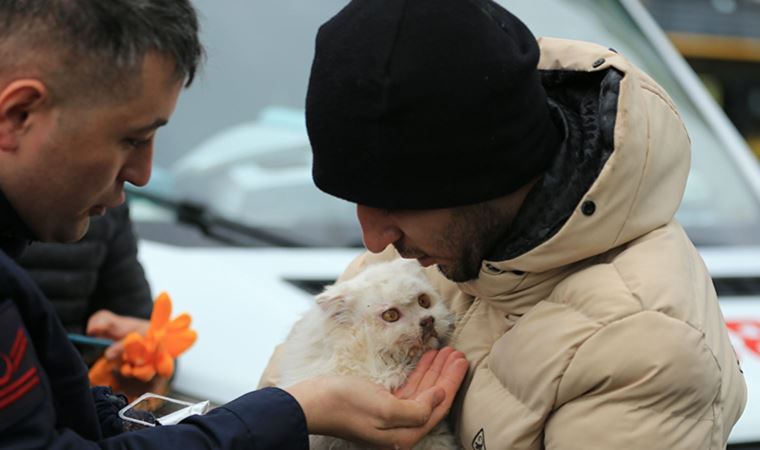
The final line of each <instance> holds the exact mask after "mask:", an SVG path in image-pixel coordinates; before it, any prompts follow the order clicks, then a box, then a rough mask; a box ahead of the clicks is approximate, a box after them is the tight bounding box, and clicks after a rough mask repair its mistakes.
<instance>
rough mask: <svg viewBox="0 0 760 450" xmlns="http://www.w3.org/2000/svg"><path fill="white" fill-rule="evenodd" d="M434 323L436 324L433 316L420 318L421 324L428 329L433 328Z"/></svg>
mask: <svg viewBox="0 0 760 450" xmlns="http://www.w3.org/2000/svg"><path fill="white" fill-rule="evenodd" d="M433 325H435V319H434V318H433V317H432V316H427V317H425V318H424V319H422V320H420V326H421V327H422V328H424V329H426V330H428V329H431V328H433Z"/></svg>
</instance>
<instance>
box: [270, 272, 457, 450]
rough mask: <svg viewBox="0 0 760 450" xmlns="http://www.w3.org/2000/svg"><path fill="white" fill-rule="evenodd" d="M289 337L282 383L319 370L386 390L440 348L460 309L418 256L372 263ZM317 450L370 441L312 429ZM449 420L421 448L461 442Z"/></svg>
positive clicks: (325, 298) (336, 288) (334, 290)
mask: <svg viewBox="0 0 760 450" xmlns="http://www.w3.org/2000/svg"><path fill="white" fill-rule="evenodd" d="M316 303H317V304H316V305H315V306H314V307H313V308H312V309H310V310H309V311H308V312H307V313H306V314H305V315H304V317H303V318H302V319H301V320H300V321H298V322H297V323H296V324H295V325H294V326H293V329H292V330H291V332H290V335H289V336H288V338H287V339H286V341H285V343H284V346H283V347H284V348H283V349H282V352H281V355H282V360H281V366H280V369H281V381H280V386H289V385H291V384H294V383H297V382H299V381H302V380H305V379H308V378H312V377H314V376H317V375H325V374H338V375H358V376H362V377H366V378H368V379H370V380H372V381H374V382H376V383H379V384H382V385H383V386H385V387H387V388H388V389H394V388H396V387H399V386H401V385H403V384H404V381H405V380H406V378H407V376H408V375H409V373H410V372H411V371H412V369H414V366H415V365H416V364H417V362H418V361H419V359H420V357H421V356H422V354H423V353H424V352H425V351H427V350H430V349H434V348H439V347H440V346H441V345H442V344H443V343H444V342H445V340H446V339H447V338H448V337H449V336H450V335H451V332H452V331H453V329H454V316H453V315H452V314H451V313H450V312H449V311H448V309H447V308H446V306H445V305H444V304H443V302H442V301H441V298H440V296H439V295H438V293H437V292H436V291H435V289H434V288H433V287H432V286H431V285H430V283H429V282H428V281H427V279H426V278H425V276H424V274H423V272H422V268H421V266H420V265H419V263H418V262H417V261H415V260H403V259H398V260H394V261H391V262H384V263H379V264H374V265H370V266H368V267H367V268H366V269H365V270H363V271H362V272H361V273H359V274H358V275H356V276H355V277H354V278H351V279H349V280H346V281H343V282H341V283H338V284H334V285H331V286H328V287H327V288H326V289H325V291H324V292H322V293H321V294H319V295H318V296H317V297H316ZM310 448H311V449H314V450H324V449H331V450H332V449H336V450H337V449H341V450H344V449H345V450H349V449H350V450H355V449H363V448H364V447H362V446H360V445H358V444H353V443H350V442H347V441H343V440H341V439H336V438H331V437H327V436H314V435H313V436H311V438H310ZM457 448H459V447H458V445H457V444H456V440H455V439H454V436H453V435H452V433H451V432H449V431H448V429H447V427H446V425H445V424H440V425H438V427H436V428H435V429H433V431H432V432H431V433H430V434H429V435H428V436H426V437H425V438H424V439H423V440H422V441H420V442H419V443H418V444H417V445H415V447H414V449H415V450H433V449H436V450H444V449H457Z"/></svg>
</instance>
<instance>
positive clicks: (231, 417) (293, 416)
mask: <svg viewBox="0 0 760 450" xmlns="http://www.w3.org/2000/svg"><path fill="white" fill-rule="evenodd" d="M30 421H31V422H32V423H30V424H28V426H27V427H26V428H25V431H24V432H25V433H26V434H28V435H29V438H30V439H31V440H33V441H35V442H37V443H38V444H39V445H38V446H30V447H24V446H21V445H19V441H14V443H13V445H11V446H6V445H3V439H2V438H0V449H6V448H7V449H10V448H13V449H21V448H35V449H36V448H45V449H51V450H63V449H82V450H86V449H104V450H107V449H114V450H115V449H120V450H125V449H140V450H153V449H155V450H159V449H161V450H164V449H168V448H177V449H182V450H196V449H197V450H201V449H218V450H226V449H250V450H265V449H278V450H291V449H292V450H308V448H309V440H308V432H307V430H306V419H305V417H304V415H303V411H302V410H301V407H300V406H299V404H298V403H297V402H296V401H295V399H293V397H291V396H290V395H289V394H288V393H287V392H285V391H282V390H280V389H277V388H266V389H262V390H259V391H255V392H251V393H249V394H246V395H244V396H242V397H240V398H238V399H236V400H233V401H232V402H230V403H228V404H226V405H224V406H221V407H219V408H216V409H214V410H213V411H211V412H210V413H208V414H206V415H205V416H193V417H190V418H188V419H185V420H184V421H183V422H182V423H180V424H178V425H170V426H163V427H155V428H146V429H143V430H139V431H131V432H126V433H122V434H120V435H118V436H116V437H112V438H109V439H104V440H101V441H98V442H95V441H91V440H87V439H85V438H83V437H81V436H80V435H78V434H76V433H74V432H73V431H71V430H69V429H62V430H55V429H54V427H53V426H52V424H49V423H42V421H40V420H37V419H36V418H35V417H34V416H32V417H30ZM43 436H45V437H46V438H44V439H40V438H42V437H43Z"/></svg>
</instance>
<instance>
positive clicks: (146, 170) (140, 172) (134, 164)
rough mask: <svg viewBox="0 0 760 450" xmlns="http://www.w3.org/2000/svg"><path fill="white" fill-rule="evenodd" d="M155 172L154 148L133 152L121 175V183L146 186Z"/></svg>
mask: <svg viewBox="0 0 760 450" xmlns="http://www.w3.org/2000/svg"><path fill="white" fill-rule="evenodd" d="M152 170H153V146H152V145H151V146H150V147H148V148H144V149H141V150H139V151H133V152H132V153H131V154H130V155H129V158H128V159H127V161H126V163H125V164H124V167H122V169H121V172H120V173H119V181H121V182H127V183H132V184H134V185H135V186H145V185H146V184H148V181H150V174H151V171H152Z"/></svg>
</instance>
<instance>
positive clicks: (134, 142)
mask: <svg viewBox="0 0 760 450" xmlns="http://www.w3.org/2000/svg"><path fill="white" fill-rule="evenodd" d="M151 139H152V138H148V139H132V138H127V139H124V145H126V146H127V147H129V148H134V149H141V148H144V147H146V146H147V145H149V144H150V141H151Z"/></svg>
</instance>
